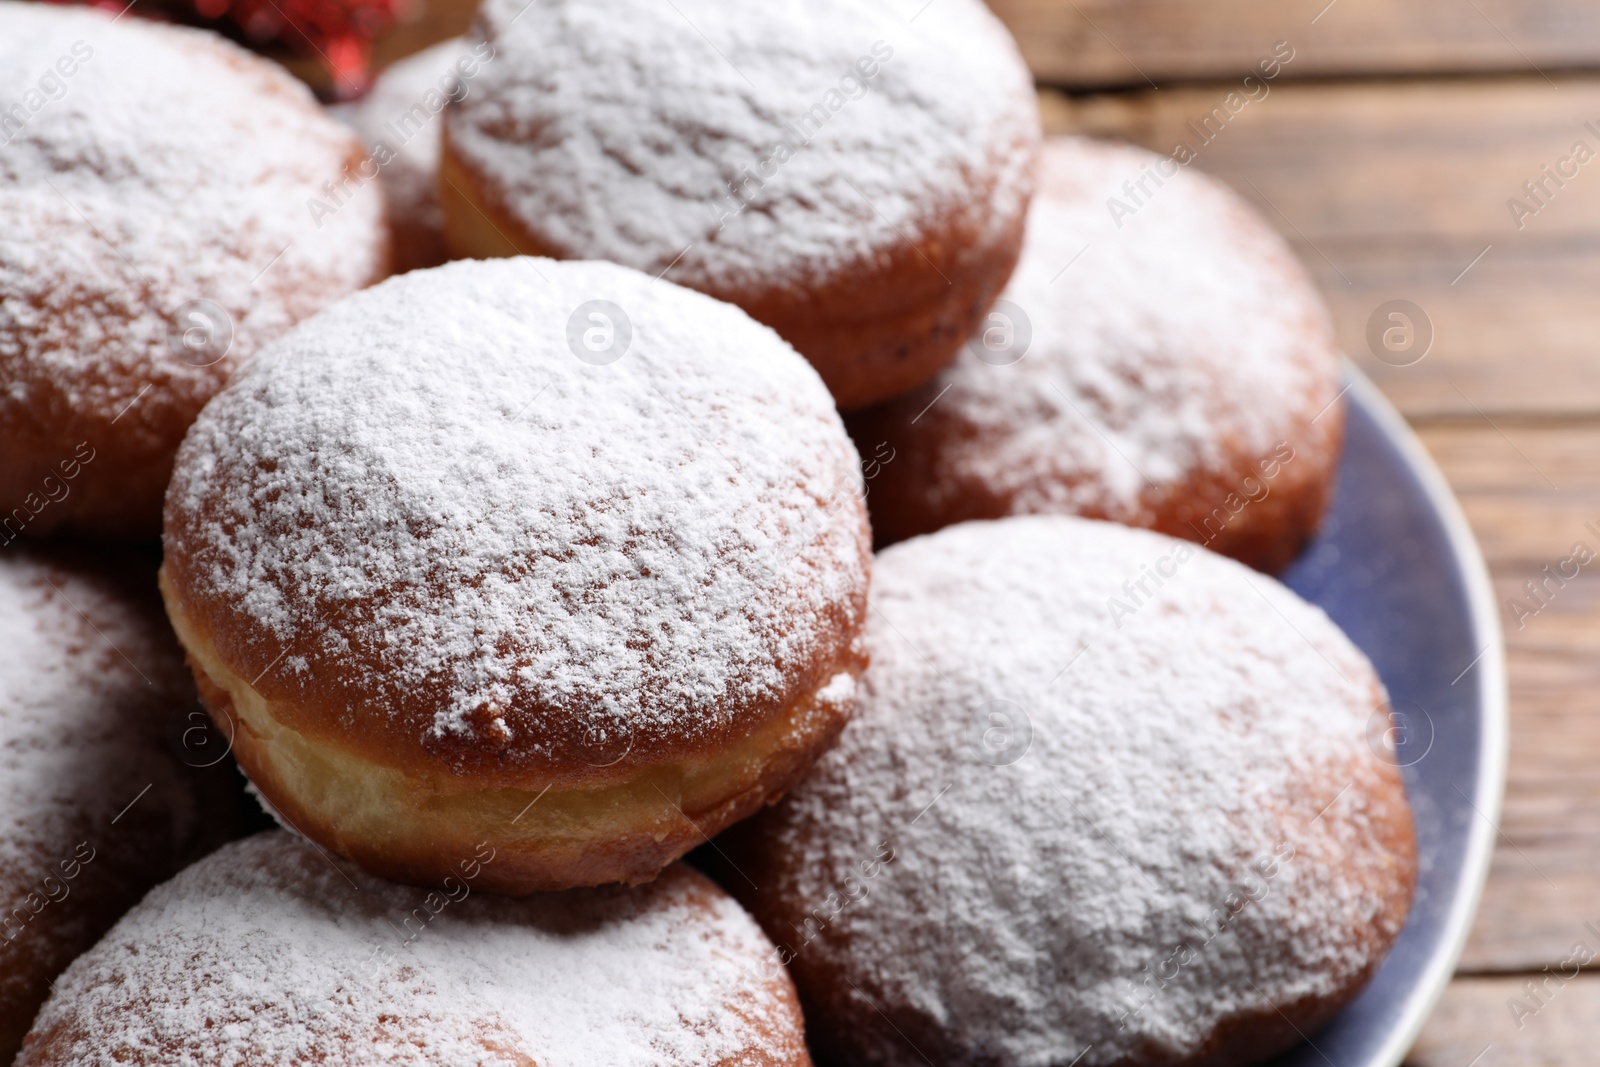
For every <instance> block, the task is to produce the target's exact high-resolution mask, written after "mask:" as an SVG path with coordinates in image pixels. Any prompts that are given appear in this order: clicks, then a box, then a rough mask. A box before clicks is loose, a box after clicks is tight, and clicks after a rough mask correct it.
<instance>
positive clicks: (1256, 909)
mask: <svg viewBox="0 0 1600 1067" xmlns="http://www.w3.org/2000/svg"><path fill="white" fill-rule="evenodd" d="M1125 583H1126V584H1125ZM1130 589H1131V592H1130ZM867 644H868V649H869V651H870V653H871V656H872V665H871V667H870V668H869V669H868V671H867V673H866V675H865V677H864V678H863V681H862V687H861V696H860V699H859V702H858V708H857V714H856V717H855V719H854V721H852V723H851V724H850V726H849V727H847V728H846V729H845V731H844V733H843V735H842V736H841V739H840V742H839V745H838V746H837V747H836V748H835V749H833V750H832V751H831V752H829V753H828V754H827V755H825V756H824V757H823V758H822V759H821V760H820V761H819V762H818V764H817V766H816V767H815V768H814V770H813V772H812V773H811V774H810V775H809V776H808V777H807V778H806V780H805V781H804V782H803V783H801V785H800V786H799V787H798V788H796V789H795V790H794V791H793V792H792V793H791V794H790V795H789V796H788V797H786V798H785V799H784V800H783V801H782V802H781V803H780V804H779V805H778V806H777V807H775V808H773V809H772V810H770V811H769V812H767V813H765V814H763V815H761V816H758V817H757V818H756V819H754V820H751V821H750V822H748V823H745V824H743V825H741V826H738V827H735V828H734V829H733V830H732V831H730V832H729V833H727V834H724V835H723V836H722V838H720V839H719V841H718V845H719V847H720V848H721V850H722V852H723V853H725V854H726V856H727V858H728V862H729V863H730V864H731V865H732V869H735V870H737V872H738V873H737V874H732V875H731V876H730V877H729V878H727V879H726V882H725V884H726V885H727V886H728V888H730V889H732V890H733V891H734V892H736V893H737V894H739V895H740V896H741V898H742V899H744V900H745V901H746V903H747V904H748V905H749V906H750V908H751V910H752V911H753V912H754V914H755V915H756V917H757V919H758V920H760V922H761V923H762V926H763V927H764V928H765V929H766V930H767V931H768V933H769V934H770V935H771V936H772V938H773V940H774V941H775V942H777V944H778V947H779V951H780V953H782V955H783V957H784V958H785V959H787V960H788V962H789V967H790V973H791V974H792V975H793V976H794V980H795V984H796V986H797V987H798V988H799V990H800V995H801V1002H802V1004H803V1005H804V1006H805V1010H806V1021H807V1031H808V1034H809V1037H810V1039H811V1041H812V1049H813V1052H814V1054H815V1055H817V1056H818V1058H819V1059H822V1060H825V1061H830V1062H833V1061H837V1062H844V1063H851V1064H863V1065H906V1067H912V1065H921V1067H926V1065H927V1064H930V1063H931V1064H934V1065H936V1067H946V1065H956V1064H962V1065H970V1064H986V1065H990V1067H1007V1065H1021V1064H1029V1065H1053V1067H1067V1065H1068V1064H1071V1063H1076V1064H1078V1065H1079V1067H1108V1065H1113V1064H1115V1065H1125V1067H1134V1065H1138V1067H1148V1065H1156V1064H1160V1065H1163V1067H1195V1065H1201V1064H1204V1065H1217V1067H1220V1065H1223V1064H1229V1065H1238V1067H1244V1065H1247V1064H1250V1063H1255V1062H1258V1061H1260V1060H1262V1059H1264V1058H1266V1057H1268V1056H1270V1055H1273V1054H1274V1053H1277V1052H1279V1051H1282V1050H1283V1049H1285V1048H1288V1047H1289V1046H1291V1045H1293V1044H1295V1043H1296V1042H1298V1041H1299V1040H1300V1039H1301V1035H1302V1034H1306V1035H1315V1032H1316V1030H1317V1028H1318V1027H1320V1026H1321V1025H1322V1024H1323V1023H1324V1022H1326V1021H1327V1020H1328V1019H1329V1018H1330V1017H1331V1016H1332V1015H1333V1013H1334V1012H1336V1011H1337V1010H1338V1009H1339V1008H1340V1007H1341V1006H1343V1005H1344V1004H1345V1003H1347V1002H1348V1001H1349V1000H1350V999H1351V998H1352V997H1353V996H1355V994H1356V993H1357V992H1358V991H1359V990H1360V989H1361V988H1362V986H1363V985H1364V984H1365V983H1366V981H1367V980H1368V978H1370V977H1371V975H1372V974H1373V972H1374V971H1375V970H1376V968H1377V967H1378V965H1379V963H1380V962H1381V961H1382V960H1383V958H1384V955H1385V953H1386V952H1387V951H1388V949H1389V946H1390V945H1391V944H1392V943H1393V942H1394V939H1395V937H1396V936H1397V935H1398V934H1399V931H1400V928H1401V925H1402V924H1403V923H1404V921H1405V917H1406V912H1407V909H1408V907H1409V904H1410V900H1411V894H1412V890H1413V886H1414V884H1415V876H1416V852H1415V841H1414V836H1413V829H1412V822H1411V814H1410V810H1409V807H1408V805H1407V802H1406V796H1405V790H1404V787H1403V786H1402V784H1401V779H1400V774H1399V772H1398V770H1397V768H1396V761H1395V758H1394V753H1393V751H1392V749H1390V748H1387V747H1385V740H1386V739H1387V737H1388V729H1387V727H1388V723H1389V719H1388V715H1387V710H1388V706H1387V701H1386V698H1385V694H1384V690H1383V687H1382V685H1381V684H1380V683H1379V680H1378V678H1377V676H1376V674H1375V673H1374V672H1373V669H1372V667H1371V666H1370V664H1369V663H1368V662H1367V660H1366V658H1365V657H1364V656H1362V654H1361V653H1360V652H1359V651H1357V650H1356V648H1355V647H1354V646H1353V645H1351V643H1350V642H1349V641H1348V640H1347V639H1346V638H1345V637H1344V635H1343V634H1341V633H1340V632H1339V630H1338V629H1337V628H1336V627H1335V626H1334V625H1333V624H1332V622H1330V621H1329V620H1328V618H1327V617H1326V616H1325V615H1323V614H1322V612H1321V611H1319V610H1317V609H1316V608H1314V607H1312V606H1310V605H1308V604H1306V603H1305V602H1304V601H1302V600H1300V599H1299V598H1298V597H1296V596H1295V595H1294V594H1293V593H1291V592H1290V591H1288V590H1287V589H1285V588H1284V587H1282V586H1280V585H1279V584H1277V583H1276V582H1275V581H1273V580H1272V579H1270V578H1266V577H1263V576H1261V575H1258V574H1255V573H1254V572H1252V571H1250V570H1248V569H1247V568H1245V567H1243V566H1241V565H1239V564H1237V563H1234V562H1232V561H1230V560H1226V559H1224V558H1222V557H1220V556H1216V555H1213V554H1211V553H1209V552H1207V551H1205V550H1204V549H1199V548H1196V547H1195V546H1194V545H1192V544H1189V543H1188V542H1184V541H1177V540H1173V539H1171V538H1168V537H1165V536H1162V535H1159V534H1154V533H1150V532H1148V531H1143V530H1135V529H1129V528H1126V527H1120V526H1114V525H1111V524H1109V523H1103V522H1093V521H1089V520H1084V519H1077V518H1072V517H1067V516H1027V517H1018V518H1009V519H1002V520H999V521H996V522H972V523H963V524H961V525H958V526H953V527H950V528H948V529H945V530H942V531H940V532H939V533H936V534H931V535H928V536H926V537H920V538H915V539H913V540H910V541H907V542H904V543H903V544H899V545H896V546H894V547H892V548H889V549H887V550H885V551H884V552H883V553H882V554H881V555H880V556H879V558H878V561H877V566H876V569H875V574H874V580H873V589H872V611H871V614H870V617H869V621H868V625H867Z"/></svg>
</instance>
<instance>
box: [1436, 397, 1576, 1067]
mask: <svg viewBox="0 0 1600 1067" xmlns="http://www.w3.org/2000/svg"><path fill="white" fill-rule="evenodd" d="M1421 436H1422V438H1423V442H1424V443H1425V444H1426V445H1427V446H1428V448H1429V450H1430V451H1431V452H1432V453H1433V455H1434V457H1435V459H1436V460H1437V461H1438V462H1439V465H1440V467H1441V468H1442V469H1443V470H1444V472H1445V475H1446V477H1447V478H1449V480H1450V481H1451V483H1452V485H1453V487H1454V488H1455V490H1456V493H1457V495H1458V497H1459V498H1460V500H1461V503H1462V506H1463V508H1464V510H1465V511H1466V513H1467V517H1468V521H1469V522H1471V524H1472V526H1473V528H1474V530H1475V531H1476V533H1477V535H1478V537H1479V540H1480V543H1481V544H1482V545H1483V547H1484V550H1485V554H1486V556H1487V558H1488V561H1489V566H1490V571H1491V575H1492V578H1493V581H1494V587H1495V592H1496V595H1497V598H1498V599H1499V602H1500V606H1501V623H1502V625H1503V626H1504V627H1505V632H1506V648H1507V655H1508V660H1509V668H1510V681H1511V721H1512V728H1511V759H1510V767H1509V773H1508V780H1507V784H1506V801H1505V808H1504V812H1503V817H1502V820H1501V830H1502V836H1501V838H1500V840H1499V845H1498V847H1497V849H1496V851H1495V855H1494V860H1493V866H1492V870H1491V873H1490V879H1489V884H1488V886H1487V888H1486V889H1485V892H1484V900H1483V905H1482V907H1481V909H1480V910H1479V913H1478V918H1477V922H1476V924H1475V927H1474V930H1473V934H1472V938H1471V940H1470V942H1469V944H1468V946H1467V950H1466V953H1465V955H1464V957H1463V959H1462V968H1463V969H1464V970H1468V971H1497V972H1504V971H1514V970H1522V969H1538V968H1539V967H1541V966H1543V965H1545V964H1547V963H1555V962H1558V961H1560V960H1561V959H1563V958H1564V956H1565V954H1566V953H1567V951H1568V949H1569V948H1570V945H1571V942H1572V939H1573V937H1574V936H1575V935H1576V932H1577V931H1580V930H1581V929H1582V927H1583V924H1584V923H1585V922H1587V921H1591V920H1593V921H1596V922H1597V923H1600V773H1597V768H1600V717H1597V716H1596V715H1595V714H1594V706H1593V704H1594V701H1593V699H1592V698H1591V697H1590V694H1593V693H1596V692H1600V657H1596V656H1595V655H1594V652H1593V650H1594V649H1595V648H1597V647H1600V534H1596V533H1595V532H1594V531H1593V530H1590V529H1589V528H1588V527H1587V526H1586V523H1591V522H1592V523H1593V524H1594V525H1595V527H1596V528H1600V465H1596V464H1593V463H1592V462H1590V460H1589V457H1590V456H1592V455H1595V454H1596V451H1597V450H1600V422H1592V423H1556V424H1550V423H1548V422H1545V423H1540V422H1523V423H1506V424H1504V425H1500V426H1492V425H1490V424H1489V423H1488V422H1487V421H1485V420H1483V419H1481V418H1475V419H1472V420H1470V421H1469V420H1453V421H1450V422H1447V423H1442V424H1436V425H1431V426H1424V427H1423V428H1422V430H1421ZM1580 540H1581V541H1583V542H1585V543H1586V545H1587V546H1588V547H1589V548H1590V549H1592V550H1594V551H1595V552H1596V553H1597V558H1596V559H1595V560H1594V561H1593V562H1592V563H1591V564H1589V565H1588V566H1586V567H1578V568H1577V577H1576V578H1571V579H1567V578H1564V577H1561V576H1560V570H1559V568H1560V563H1561V561H1562V560H1564V559H1568V558H1570V557H1572V556H1573V547H1574V544H1575V543H1576V542H1578V541H1580ZM1546 567H1551V568H1552V569H1553V570H1554V571H1555V573H1556V574H1557V576H1558V578H1559V579H1560V580H1559V581H1554V580H1552V581H1549V582H1548V583H1547V584H1543V585H1542V586H1541V589H1540V596H1539V598H1538V599H1535V598H1533V597H1531V596H1530V595H1529V594H1528V592H1527V590H1526V589H1525V587H1524V583H1525V582H1528V581H1533V582H1536V583H1546V579H1547V574H1546V572H1545V571H1544V568H1546ZM1572 569H1573V568H1572V567H1568V570H1569V571H1570V570H1572ZM1563 583H1564V584H1563ZM1513 600H1515V601H1517V602H1519V603H1521V604H1523V605H1525V606H1526V607H1527V608H1528V609H1529V611H1528V612H1526V613H1524V612H1519V611H1515V610H1513V609H1512V607H1511V604H1512V602H1513ZM1596 947H1597V948H1600V943H1597V946H1596ZM1462 1062H1465V1061H1462ZM1508 1062H1509V1061H1508ZM1458 1067H1459V1065H1458Z"/></svg>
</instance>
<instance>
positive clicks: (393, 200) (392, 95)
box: [344, 37, 493, 272]
mask: <svg viewBox="0 0 1600 1067" xmlns="http://www.w3.org/2000/svg"><path fill="white" fill-rule="evenodd" d="M492 59H493V55H492V52H491V50H490V47H489V45H488V44H487V43H484V42H478V43H477V44H475V45H472V46H469V45H468V44H467V43H466V42H465V41H463V40H462V39H461V38H459V37H453V38H451V39H450V40H448V41H441V42H440V43H438V44H436V45H434V46H433V47H431V48H425V49H423V50H422V51H421V52H418V53H416V54H415V55H411V56H407V57H406V58H405V59H402V60H400V61H399V62H397V63H395V64H393V65H392V66H390V67H388V68H387V69H386V70H384V71H383V72H382V73H381V74H380V75H378V77H377V79H376V80H375V81H374V83H373V86H372V90H371V92H369V93H368V94H367V96H366V97H365V98H364V99H362V100H361V102H360V103H358V104H356V105H354V106H353V107H351V108H350V109H349V110H348V111H346V112H344V114H346V115H347V116H348V118H349V120H350V121H351V123H352V124H353V125H354V126H355V128H356V130H357V131H358V132H359V133H360V134H361V139H362V140H363V141H364V142H365V143H366V146H367V150H368V152H370V153H371V156H370V158H371V159H372V161H373V164H374V165H376V166H377V168H378V181H379V182H380V183H381V184H382V186H383V193H384V200H385V202H386V204H387V208H388V213H389V233H390V236H391V238H392V239H393V242H394V269H395V270H396V272H401V271H408V270H419V269H421V268H423V267H436V266H438V265H439V264H441V263H443V262H444V261H445V260H446V259H448V258H450V257H449V256H448V255H447V254H446V252H445V247H444V212H443V211H442V209H441V208H440V207H439V126H440V122H441V120H440V119H439V114H440V112H441V111H443V110H444V108H445V106H446V105H447V103H448V102H449V101H452V100H459V99H461V98H463V97H464V96H466V95H467V94H469V93H470V92H471V91H472V79H473V78H474V77H476V76H477V74H478V72H479V70H480V69H481V65H482V63H483V62H485V61H489V60H492Z"/></svg>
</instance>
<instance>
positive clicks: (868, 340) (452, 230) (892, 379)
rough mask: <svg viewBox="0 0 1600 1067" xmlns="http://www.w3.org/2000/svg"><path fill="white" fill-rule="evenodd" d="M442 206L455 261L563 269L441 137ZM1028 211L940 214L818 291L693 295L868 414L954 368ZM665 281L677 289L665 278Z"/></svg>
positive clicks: (1006, 269) (1010, 259)
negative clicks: (512, 261) (722, 307)
mask: <svg viewBox="0 0 1600 1067" xmlns="http://www.w3.org/2000/svg"><path fill="white" fill-rule="evenodd" d="M1011 151H1013V152H1016V153H1025V152H1028V151H1030V149H1029V147H1028V146H1027V145H1016V146H1011ZM987 193H988V190H986V189H983V188H974V189H973V191H972V196H971V203H972V204H984V203H987V200H988V197H987ZM439 195H440V200H441V202H442V203H443V204H444V206H445V243H446V245H447V246H448V247H449V248H450V250H451V252H452V253H453V254H454V255H455V256H457V257H491V256H511V255H533V256H549V257H552V258H556V259H563V258H571V256H570V254H569V253H568V252H567V251H566V250H564V249H559V248H554V247H551V246H550V245H548V244H547V243H546V242H544V241H542V240H541V239H540V238H539V236H538V235H537V234H535V233H533V232H532V231H531V230H530V229H529V227H528V226H526V225H525V224H524V223H522V222H521V221H520V220H519V219H518V218H517V217H516V215H515V213H513V212H511V211H509V210H507V209H506V208H505V206H504V205H503V204H501V203H499V202H498V201H497V199H496V198H495V196H494V195H493V194H492V193H491V192H490V191H489V189H488V188H487V186H486V184H485V183H484V182H482V181H481V180H480V179H479V178H478V177H477V176H476V175H475V174H474V173H473V171H472V170H471V168H470V167H468V166H467V165H466V164H465V163H464V162H462V161H461V160H460V159H459V158H458V157H457V156H456V154H455V152H454V151H453V150H452V148H451V145H450V138H449V135H448V130H447V131H446V135H445V138H444V145H443V154H442V158H441V160H440V189H439ZM1025 208H1026V203H1025V202H1024V204H1023V205H1022V209H1021V210H1018V211H1017V212H1016V215H1015V217H1014V218H1010V219H1007V220H1005V221H1004V224H1003V225H1000V226H996V225H995V220H994V219H992V218H990V217H988V216H987V214H986V213H985V212H982V211H978V210H976V209H972V210H966V211H962V212H952V213H949V214H947V215H945V216H943V217H941V218H939V219H938V220H937V222H936V223H934V224H932V225H931V226H928V227H925V230H926V232H924V233H922V234H921V235H920V236H919V238H918V240H917V241H916V244H915V245H913V244H912V243H910V242H909V241H907V242H903V243H901V244H900V245H899V246H897V247H895V248H894V249H892V250H890V251H889V252H888V253H886V254H883V255H881V256H879V257H877V258H875V259H873V260H872V261H870V262H855V263H852V264H851V265H850V266H849V267H848V268H846V269H845V270H843V271H841V272H839V273H838V274H836V275H834V276H833V277H831V278H829V279H828V280H827V281H826V283H825V284H822V285H819V286H814V287H802V286H800V285H799V284H793V285H785V286H770V287H762V288H740V287H738V286H733V285H699V284H696V285H694V286H693V287H694V288H699V289H702V290H703V291H704V292H706V293H708V294H709V295H711V296H714V297H716V298H717V299H719V300H725V301H727V302H728V303H730V304H736V305H738V306H739V307H741V308H743V309H744V310H745V311H746V312H748V313H749V315H750V317H751V318H753V319H755V320H756V321H758V322H763V323H765V324H767V325H768V326H771V327H772V328H773V329H774V330H776V331H777V332H778V334H779V335H780V336H782V337H783V339H784V340H786V341H788V342H789V343H790V344H791V345H793V346H794V347H795V349H796V350H797V351H799V352H800V354H801V355H803V356H805V357H806V359H808V360H810V361H811V365H812V366H813V367H815V368H816V369H817V373H818V374H820V375H821V376H822V380H823V381H824V382H825V383H826V384H827V386H828V389H829V391H831V392H832V393H833V397H834V400H835V402H836V403H837V404H838V405H839V407H840V408H841V409H844V410H849V409H854V408H860V407H865V406H867V405H869V404H875V403H878V402H880V401H883V400H886V399H888V398H889V397H893V396H897V395H899V394H901V393H904V392H906V391H907V390H909V389H913V388H915V387H916V386H918V385H920V384H922V383H923V382H925V381H927V380H928V379H929V378H931V377H933V376H934V375H935V374H937V373H938V372H939V370H940V369H941V368H943V367H944V366H945V365H946V364H947V363H949V362H950V360H951V359H953V358H954V357H955V354H956V352H957V351H958V350H959V349H960V348H961V346H962V345H963V344H964V343H965V342H966V340H967V338H968V337H970V336H971V335H972V332H973V331H974V330H975V329H976V328H977V326H978V324H979V322H981V321H982V319H983V315H984V313H985V312H986V311H988V309H989V306H990V305H991V304H992V303H993V302H994V300H995V298H996V297H997V296H998V295H999V294H1000V291H1001V290H1002V289H1004V288H1005V284H1006V281H1007V280H1008V279H1009V278H1010V277H1011V271H1012V269H1013V268H1014V267H1015V266H1016V264H1017V257H1018V256H1019V255H1020V254H1021V252H1022V235H1023V229H1024V224H1025V222H1026V216H1027V212H1026V210H1025ZM668 280H669V281H674V280H676V279H674V278H672V277H671V274H670V270H669V273H668Z"/></svg>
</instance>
